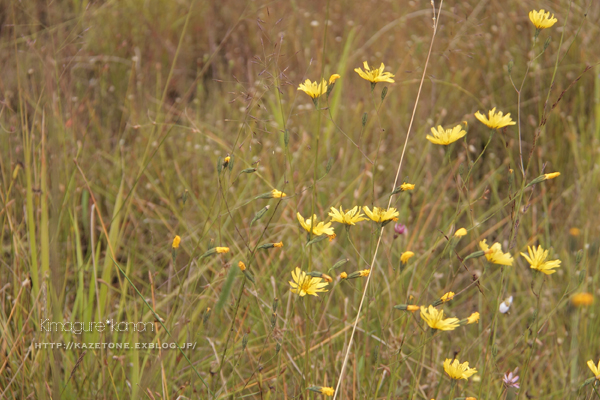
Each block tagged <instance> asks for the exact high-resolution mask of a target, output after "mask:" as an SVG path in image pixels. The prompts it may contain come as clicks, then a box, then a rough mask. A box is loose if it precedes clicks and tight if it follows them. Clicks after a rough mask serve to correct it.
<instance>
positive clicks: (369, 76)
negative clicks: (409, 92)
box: [354, 61, 394, 83]
mask: <svg viewBox="0 0 600 400" xmlns="http://www.w3.org/2000/svg"><path fill="white" fill-rule="evenodd" d="M363 66H364V67H365V70H364V71H363V70H362V69H361V68H354V71H355V72H356V73H357V74H358V75H360V77H361V78H363V79H365V80H367V81H369V82H371V83H377V82H390V83H394V80H393V79H392V78H393V77H394V75H393V74H392V73H390V72H383V70H384V68H385V65H383V63H381V66H380V67H379V69H373V70H372V69H371V68H369V64H367V62H366V61H365V62H363Z"/></svg>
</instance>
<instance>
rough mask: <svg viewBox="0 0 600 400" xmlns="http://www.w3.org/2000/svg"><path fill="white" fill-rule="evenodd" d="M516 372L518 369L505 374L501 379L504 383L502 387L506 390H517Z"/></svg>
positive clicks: (517, 376)
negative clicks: (511, 388) (504, 386)
mask: <svg viewBox="0 0 600 400" xmlns="http://www.w3.org/2000/svg"><path fill="white" fill-rule="evenodd" d="M517 372H519V367H517V368H515V370H514V371H512V372H509V373H507V374H504V378H502V381H503V382H504V385H506V387H507V388H510V387H513V388H517V389H519V388H520V386H519V382H518V381H519V375H517Z"/></svg>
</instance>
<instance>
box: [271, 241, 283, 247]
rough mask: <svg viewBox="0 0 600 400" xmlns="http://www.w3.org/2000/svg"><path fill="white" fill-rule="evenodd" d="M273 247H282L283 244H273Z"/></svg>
mask: <svg viewBox="0 0 600 400" xmlns="http://www.w3.org/2000/svg"><path fill="white" fill-rule="evenodd" d="M273 247H283V242H279V243H273Z"/></svg>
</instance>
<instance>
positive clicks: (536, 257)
mask: <svg viewBox="0 0 600 400" xmlns="http://www.w3.org/2000/svg"><path fill="white" fill-rule="evenodd" d="M527 252H528V253H529V256H527V254H525V253H521V255H522V256H523V257H525V259H526V260H527V262H528V263H529V264H530V268H531V269H537V270H538V271H540V272H543V273H544V274H546V275H551V274H553V273H555V272H556V268H558V267H560V260H553V261H546V258H547V257H548V250H544V249H542V246H538V248H537V249H536V248H535V247H534V248H531V247H529V246H527Z"/></svg>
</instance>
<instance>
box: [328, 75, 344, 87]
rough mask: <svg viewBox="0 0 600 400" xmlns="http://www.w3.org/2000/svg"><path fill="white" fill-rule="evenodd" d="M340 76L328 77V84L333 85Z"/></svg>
mask: <svg viewBox="0 0 600 400" xmlns="http://www.w3.org/2000/svg"><path fill="white" fill-rule="evenodd" d="M340 78H341V76H339V75H338V74H333V75H331V76H330V77H329V84H330V85H333V84H334V83H335V81H337V80H338V79H340Z"/></svg>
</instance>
